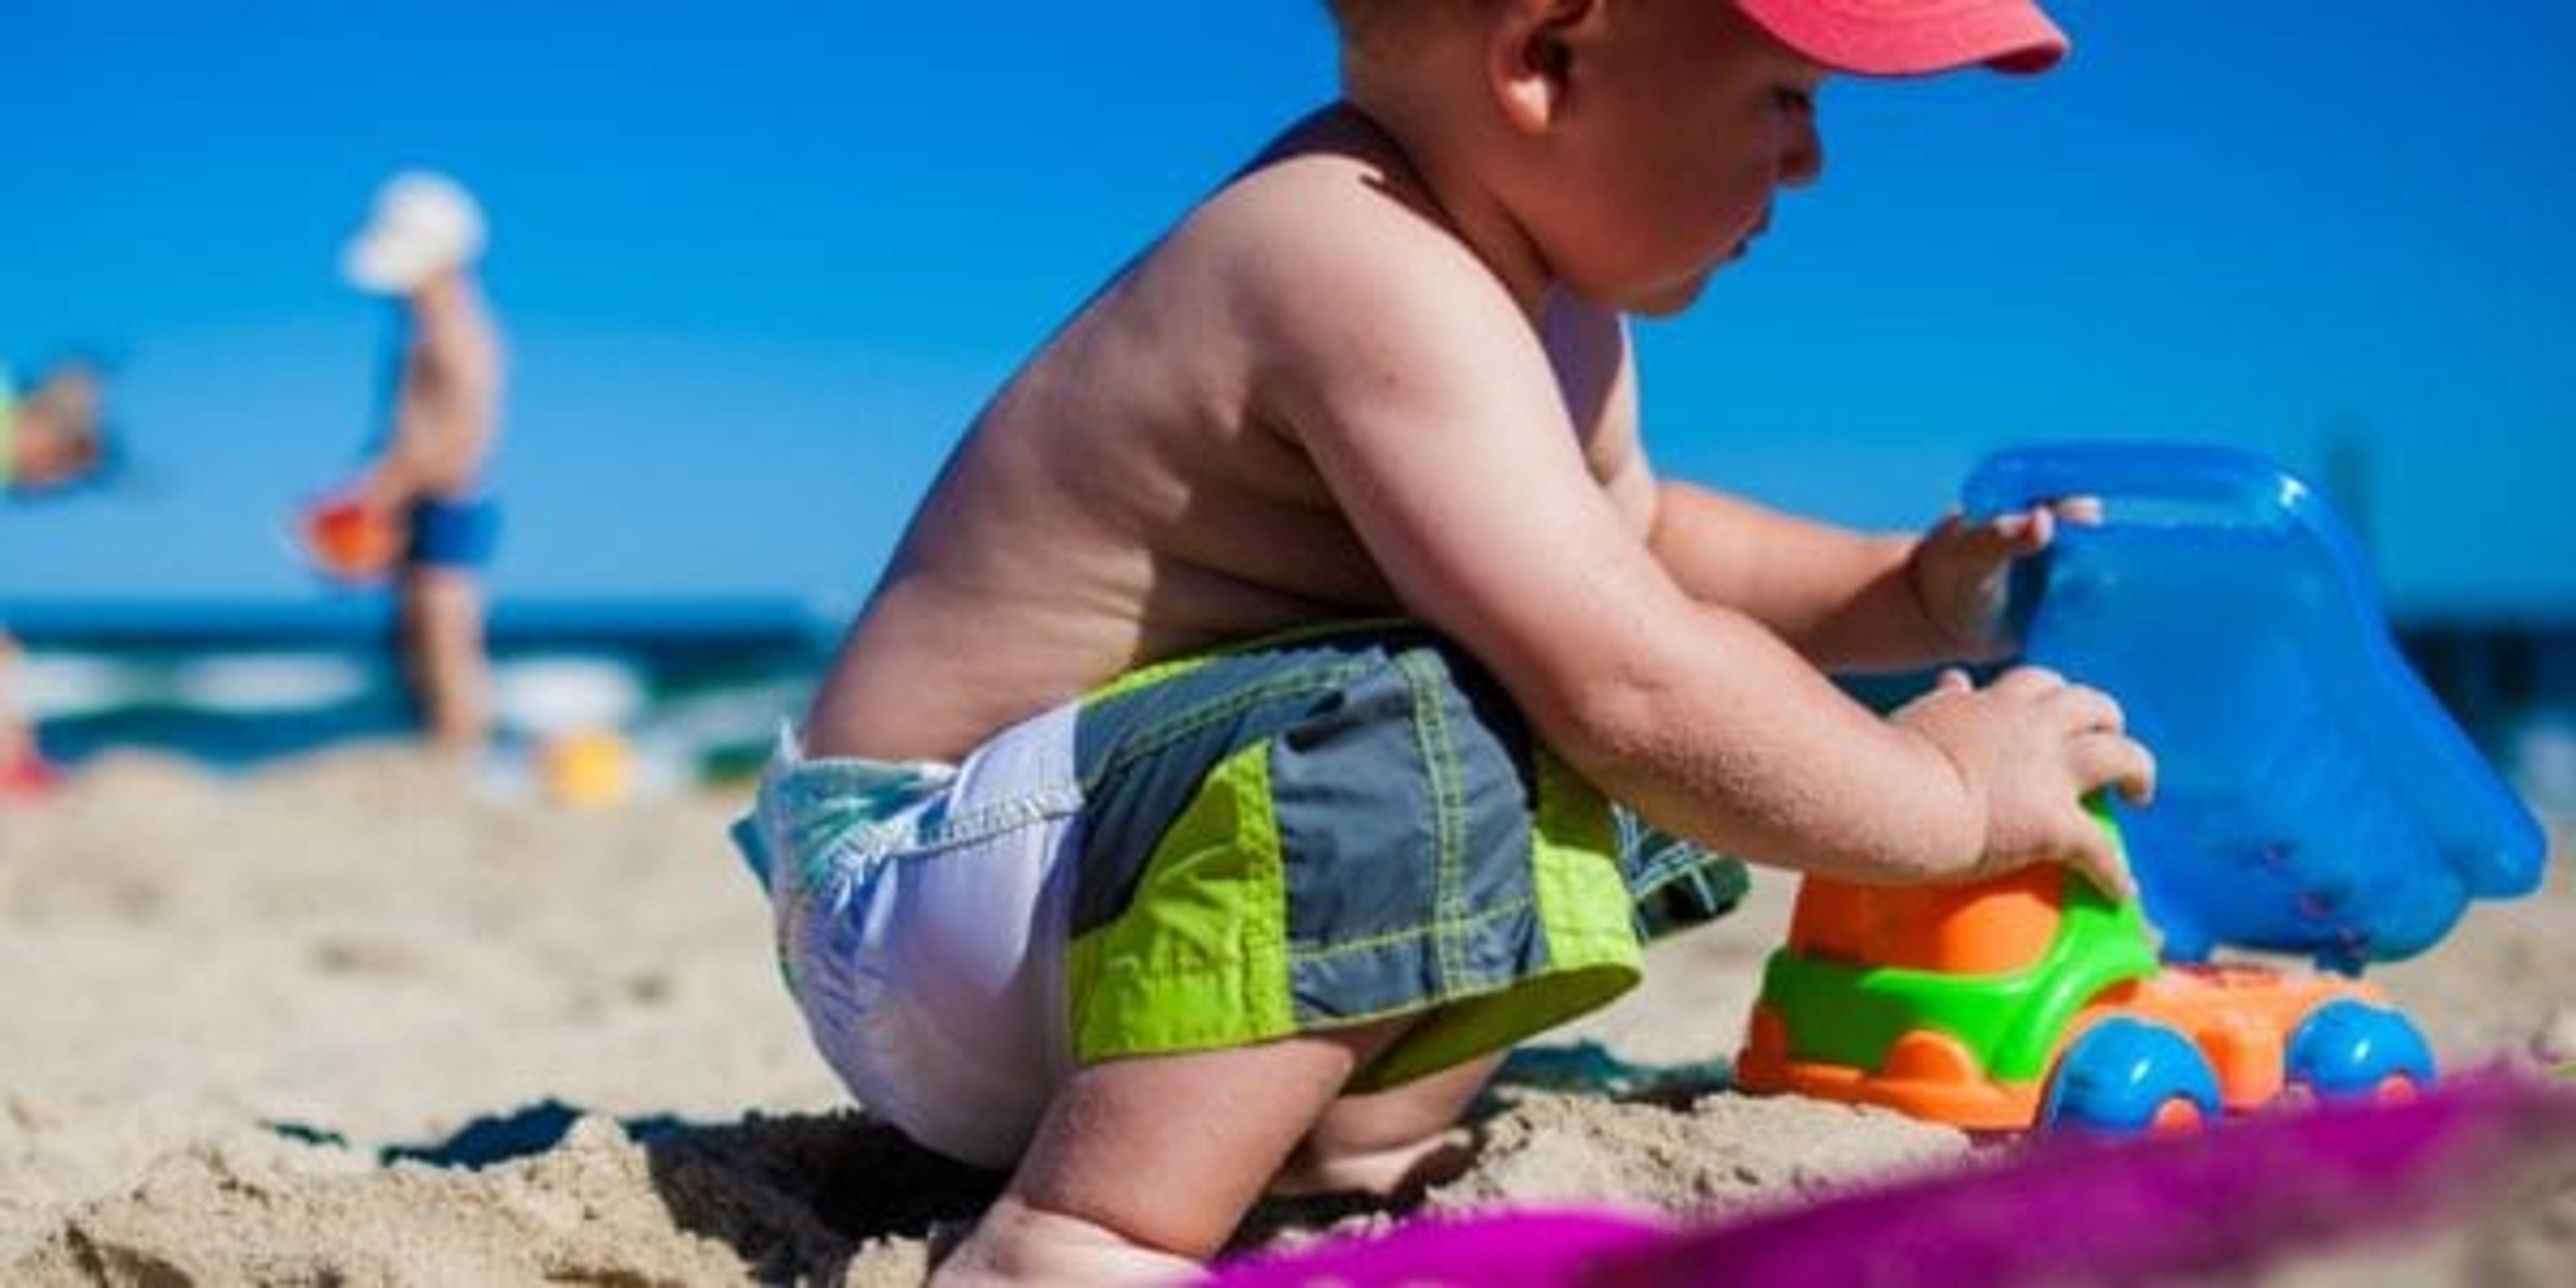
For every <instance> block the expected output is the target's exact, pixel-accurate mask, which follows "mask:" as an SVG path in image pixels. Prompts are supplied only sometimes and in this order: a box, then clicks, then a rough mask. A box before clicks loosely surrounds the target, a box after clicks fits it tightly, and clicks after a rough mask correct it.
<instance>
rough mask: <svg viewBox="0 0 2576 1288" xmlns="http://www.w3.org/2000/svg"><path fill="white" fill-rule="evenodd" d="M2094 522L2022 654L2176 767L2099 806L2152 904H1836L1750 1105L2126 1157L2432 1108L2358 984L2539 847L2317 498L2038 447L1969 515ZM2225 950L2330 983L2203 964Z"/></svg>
mask: <svg viewBox="0 0 2576 1288" xmlns="http://www.w3.org/2000/svg"><path fill="white" fill-rule="evenodd" d="M2076 495H2090V496H2098V497H2100V498H2102V502H2103V507H2104V519H2103V522H2102V523H2101V524H2100V525H2098V526H2079V525H2068V526H2067V527H2064V528H2061V529H2060V533H2061V535H2060V539H2059V541H2058V542H2057V544H2056V546H2055V547H2054V548H2053V549H2052V550H2051V551H2050V552H2049V554H2048V555H2047V556H2046V557H2044V558H2042V559H2039V560H2036V561H2033V563H2032V565H2031V566H2030V567H2029V568H2028V569H2025V570H2024V572H2025V577H2024V581H2023V584H2021V585H2020V586H2018V587H2016V594H2015V604H2016V609H2017V611H2019V612H2020V613H2021V614H2022V615H2023V617H2024V620H2023V623H2022V639H2023V643H2024V659H2025V660H2028V661H2031V662H2036V663H2040V664H2043V665H2047V666H2052V667H2055V668H2056V669H2058V670H2060V671H2062V672H2064V673H2066V674H2067V675H2069V676H2071V677H2074V678H2076V679H2079V680H2082V681H2084V682H2086V683H2089V684H2093V685H2095V686H2097V687H2100V688H2102V689H2104V690H2106V691H2108V692H2110V693H2111V694H2112V695H2113V696H2115V697H2117V698H2118V699H2119V700H2120V702H2121V704H2122V706H2123V708H2124V709H2125V710H2126V712H2127V714H2128V718H2129V725H2130V728H2131V730H2132V731H2133V732H2135V733H2136V734H2137V735H2138V736H2139V737H2140V738H2141V739H2142V740H2143V741H2145V742H2146V744H2147V745H2148V746H2149V747H2150V748H2152V749H2154V750H2155V752H2156V753H2157V758H2158V764H2159V782H2158V787H2157V802H2156V804H2155V805H2154V806H2153V807H2151V808H2148V809H2144V810H2135V811H2121V812H2120V814H2119V815H2118V817H2116V818H2115V817H2114V816H2113V814H2112V813H2111V812H2110V811H2108V810H2107V809H2106V810H2103V811H2101V818H2102V821H2103V825H2104V826H2105V827H2106V828H2109V829H2111V830H2112V833H2113V835H2114V837H2115V838H2120V839H2123V840H2124V841H2125V844H2126V845H2127V846H2128V849H2129V854H2130V859H2131V867H2132V870H2133V871H2135V872H2136V874H2137V876H2138V880H2139V885H2140V889H2141V899H2142V902H2143V905H2144V906H2143V907H2141V906H2139V904H2135V903H2115V902H2113V901H2111V900H2109V899H2107V898H2105V897H2104V896H2103V895H2101V894H2100V893H2098V892H2096V891H2095V890H2093V889H2092V888H2091V887H2090V886H2089V885H2087V884H2086V883H2085V882H2084V881H2083V880H2082V879H2081V878H2078V877H2075V876H2073V875H2071V874H2069V873H2066V872H2063V871H2060V870H2056V869H2032V870H2028V871H2024V872H2020V873H2015V874H2012V875H2010V876H2007V877H2005V878H2002V879H1999V880H1996V881H1992V882H1988V883H1985V884H1981V885H1973V886H1961V887H1950V888H1906V889H1896V888H1872V887H1860V886H1853V885H1848V884H1843V883H1837V882H1830V881H1823V880H1816V879H1810V880H1808V881H1807V882H1806V883H1805V885H1804V886H1803V887H1802V888H1801V890H1800V892H1799V896H1798V906H1797V909H1796V911H1795V913H1794V914H1793V923H1792V926H1791V929H1790V933H1789V942H1788V944H1787V945H1786V946H1784V947H1783V948H1781V949H1780V950H1779V951H1778V952H1777V953H1775V954H1774V955H1773V957H1772V959H1771V962H1770V965H1769V968H1768V970H1767V972H1766V974H1765V976H1764V983H1763V993H1762V997H1761V999H1760V1001H1759V1002H1758V1003H1757V1005H1756V1007H1755V1009H1754V1015H1753V1019H1752V1023H1751V1025H1750V1029H1749V1032H1748V1034H1747V1037H1746V1042H1745V1046H1744V1049H1743V1051H1742V1052H1741V1054H1740V1055H1739V1057H1738V1060H1737V1068H1736V1081H1737V1083H1738V1084H1739V1085H1740V1086H1742V1087H1743V1088H1745V1089H1746V1090H1750V1091H1757V1092H1760V1091H1794V1092H1798V1093H1801V1094H1806V1095H1814V1096H1823V1097H1828V1098H1833V1099H1840V1100H1847V1101H1854V1102H1861V1103H1871V1104H1880V1105H1887V1106H1891V1107H1894V1108H1897V1109H1900V1110H1903V1111H1905V1112H1908V1113H1911V1114H1915V1115H1917V1116H1920V1117H1924V1118H1928V1119H1933V1120H1936V1121H1941V1122H1948V1123H1952V1124H1955V1125H1958V1126H1962V1127H1968V1128H1972V1129H1988V1130H1994V1129H2017V1128H2026V1127H2033V1126H2040V1127H2073V1128H2083V1129H2090V1130H2096V1131H2106V1132H2135V1131H2145V1130H2156V1129H2162V1128H2171V1127H2174V1126H2177V1125H2181V1124H2187V1123H2191V1122H2196V1121H2206V1120H2209V1119H2213V1118H2216V1117H2219V1116H2220V1115H2222V1114H2224V1113H2228V1112H2242V1111H2246V1110H2250V1109H2253V1108H2256V1107H2259V1106H2261V1105H2263V1104H2266V1103H2269V1102H2271V1101H2274V1100H2276V1099H2278V1098H2280V1097H2282V1096H2284V1095H2285V1094H2288V1095H2316V1096H2326V1097H2351V1096H2374V1095H2387V1094H2403V1093H2404V1092H2405V1091H2406V1090H2407V1089H2410V1088H2413V1087H2420V1086H2423V1085H2425V1084H2427V1083H2429V1082H2430V1081H2431V1080H2432V1078H2433V1076H2434V1068H2433V1059H2432V1054H2431V1051H2430V1050H2429V1048H2428V1047H2427V1045H2426V1043H2425V1041H2424V1039H2423V1037H2422V1035H2421V1034H2420V1033H2419V1032H2418V1031H2417V1030H2416V1028H2415V1026H2414V1025H2413V1024H2412V1023H2411V1022H2409V1021H2408V1020H2407V1019H2406V1018H2405V1017H2404V1016H2403V1015H2401V1014H2399V1013H2398V1012H2397V1011H2395V1010H2394V1009H2391V1008H2390V1007H2389V1006H2388V1005H2387V1004H2386V1002H2385V1000H2384V999H2383V998H2382V997H2381V996H2380V994H2379V993H2378V992H2377V990H2375V989H2373V988H2371V987H2370V986H2369V985H2366V984H2363V983H2361V982H2359V981H2358V980H2356V979H2352V978H2346V977H2347V976H2354V975H2358V974H2359V973H2360V971H2361V969H2362V968H2363V966H2365V965H2366V964H2367V963H2369V962H2373V961H2387V960H2393V959H2396V958H2401V957H2404V956H2408V955H2411V954H2413V953H2415V952H2419V951H2421V950H2423V949H2424V948H2425V947H2428V946H2429V945H2431V944H2432V943H2433V942H2434V941H2435V940H2437V939H2439V938H2440V937H2441V936H2442V935H2443V934H2444V933H2446V932H2447V931H2448V930H2449V929H2450V927H2451V926H2452V925H2453V924H2454V923H2456V922H2457V921H2458V919H2459V917H2460V915H2461V914H2462V912H2463V911H2464V910H2465V908H2466V906H2467V904H2468V902H2469V900H2470V899H2472V898H2480V897H2484V898H2498V897H2506V896H2511V895H2518V894H2524V893H2528V892H2529V891H2530V890H2532V889H2533V888H2535V887H2536V886H2537V885H2538V883H2539V880H2540V867H2541V861H2542V857H2543V854H2544V853H2545V843H2544V838H2543V835H2542V833H2541V830H2540V827H2539V824H2538V823H2537V822H2536V821H2535V820H2534V819H2533V818H2532V816H2531V814H2530V812H2529V811H2528V810H2526V809H2525V808H2524V807H2523V806H2522V804H2521V803H2520V802H2519V801H2518V800H2517V799H2515V797H2514V796H2513V794H2512V793H2511V791H2509V790H2508V789H2507V788H2506V787H2505V786H2504V785H2503V783H2502V782H2501V781H2499V780H2498V779H2497V778H2496V776H2495V775H2494V773H2493V772H2492V771H2491V770H2490V769H2489V768H2488V766H2487V765H2486V763H2485V762H2484V760H2483V759H2481V758H2480V757H2479V755H2478V754H2477V751H2476V749H2475V748H2474V747H2473V746H2472V745H2471V744H2470V743H2469V741H2468V739H2467V737H2466V736H2465V735H2464V734H2463V733H2462V732H2461V731H2460V730H2459V728H2458V727H2457V726H2456V725H2455V724H2453V723H2452V722H2451V720H2450V719H2449V718H2448V717H2447V716H2446V715H2445V714H2444V713H2443V711H2442V709H2441V708H2440V706H2439V705H2438V704H2437V703H2436V702H2435V701H2434V700H2433V698H2432V696H2431V695H2430V694H2429V693H2428V692H2426V691H2425V690H2424V688H2423V686H2422V684H2421V683H2420V682H2419V681H2418V680H2417V679H2416V678H2415V676H2414V673H2413V672H2412V671H2410V670H2408V669H2407V667H2406V665H2405V662H2404V660H2403V659H2402V658H2401V657H2400V656H2399V655H2398V654H2397V651H2396V649H2395V647H2394V645H2393V644H2392V643H2391V641H2390V639H2389V636H2388V631H2387V627H2386V625H2385V623H2384V621H2383V619H2382V618H2381V615H2380V612H2379V609H2378V607H2377V601H2376V597H2375V596H2374V595H2373V593H2372V591H2371V588H2370V586H2369V583H2368V579H2367V576H2366V573H2365V571H2364V566H2363V564H2362V561H2361V557H2360V554H2359V551H2358V547H2357V546H2356V544H2355V543H2354V541H2353V539H2352V538H2351V536H2350V534H2349V533H2348V532H2347V531H2346V530H2345V529H2344V527H2343V525H2342V523H2341V522H2340V520H2338V519H2337V518H2336V517H2335V515H2334V514H2333V513H2332V512H2331V511H2330V510H2329V509H2328V508H2327V507H2326V506H2325V504H2324V502H2323V501H2322V500H2321V499H2320V498H2318V497H2317V496H2316V495H2315V493H2313V492H2311V491H2310V490H2309V489H2308V488H2307V487H2306V486H2305V485H2303V484H2301V483H2300V482H2299V481H2298V480H2297V479H2295V478H2292V477H2291V476H2289V475H2288V474H2285V473H2283V472H2282V471H2280V470H2279V469H2278V468H2277V467H2274V466H2272V465H2271V464H2269V463H2267V462H2265V461H2263V460H2261V459H2260V458H2257V457H2253V456H2249V455H2245V454H2243V453H2238V452H2233V451H2227V450H2223V449H2217V448H2179V447H2143V446H2128V445H2099V444H2097V445H2085V446H2075V447H2059V448H2044V449H2031V450H2025V451H2019V452H2010V453H2005V454H2002V455H1999V456H1996V457H1993V458H1990V459H1989V460H1988V461H1986V462H1985V463H1984V464H1983V465H1982V466H1980V468H1979V469H1978V471H1977V472H1976V474H1975V475H1974V476H1973V477H1972V478H1971V480H1970V482H1969V486H1968V489H1967V505H1968V508H1969V510H1970V511H1971V512H1972V513H1983V514H1993V513H2002V512H2005V511H2009V510H2013V509H2018V508H2021V507H2023V506H2027V505H2029V504H2031V503H2033V502H2035V501H2038V500H2041V499H2043V498H2049V497H2060V496H2076ZM2151 926H2152V929H2150V927H2151ZM2159 938H2160V940H2161V942H2160V943H2159ZM2222 945H2225V946H2233V947H2238V948H2245V949H2253V950H2258V951H2265V952H2271V953H2286V954H2298V955H2305V956H2307V957H2309V958H2311V959H2312V960H2313V961H2314V962H2315V963H2316V964H2317V965H2319V966H2321V967H2323V968H2325V969H2326V970H2327V971H2329V972H2333V974H2322V975H2321V974H2315V973H2309V972H2302V971H2285V970H2277V969H2272V968H2269V967H2260V966H2252V965H2212V964H2208V958H2209V957H2210V954H2211V952H2212V950H2213V949H2215V948H2217V947H2219V946H2222Z"/></svg>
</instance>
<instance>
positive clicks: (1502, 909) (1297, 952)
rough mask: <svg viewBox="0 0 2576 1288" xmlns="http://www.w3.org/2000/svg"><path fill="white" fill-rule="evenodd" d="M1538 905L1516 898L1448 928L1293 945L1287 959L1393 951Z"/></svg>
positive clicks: (1455, 920)
mask: <svg viewBox="0 0 2576 1288" xmlns="http://www.w3.org/2000/svg"><path fill="white" fill-rule="evenodd" d="M1537 904H1538V900H1536V899H1514V900H1511V901H1509V902H1507V903H1498V904H1495V905H1493V906H1491V907H1488V908H1480V909H1478V910H1476V911H1474V912H1469V913H1464V914H1461V915H1460V916H1458V917H1456V918H1453V919H1451V920H1449V921H1448V922H1447V923H1445V925H1444V924H1442V923H1434V924H1431V925H1426V926H1410V927H1407V928H1405V929H1403V930H1387V931H1380V932H1379V933H1377V934H1374V935H1363V936H1361V937H1359V938H1357V939H1337V940H1335V941H1333V942H1332V943H1330V944H1326V945H1323V946H1321V947H1316V948H1298V947H1295V946H1294V945H1291V946H1290V947H1289V949H1288V959H1289V960H1290V961H1295V962H1320V961H1330V960H1332V959H1333V958H1336V957H1348V956H1350V955H1351V954H1353V953H1364V952H1373V951H1375V950H1377V949H1380V948H1391V947H1394V946H1396V945H1398V944H1402V943H1407V942H1409V941H1412V940H1416V939H1421V938H1423V937H1425V936H1429V935H1439V934H1441V933H1442V932H1443V931H1444V930H1465V929H1467V928H1469V927H1473V926H1477V925H1481V924H1483V923H1485V922H1488V921H1500V920H1503V919H1505V918H1507V917H1512V916H1517V915H1518V914H1520V913H1523V912H1526V911H1528V910H1529V909H1531V908H1534V907H1536V906H1537ZM1446 947H1447V945H1445V944H1444V949H1445V948H1446ZM1444 965H1445V963H1444Z"/></svg>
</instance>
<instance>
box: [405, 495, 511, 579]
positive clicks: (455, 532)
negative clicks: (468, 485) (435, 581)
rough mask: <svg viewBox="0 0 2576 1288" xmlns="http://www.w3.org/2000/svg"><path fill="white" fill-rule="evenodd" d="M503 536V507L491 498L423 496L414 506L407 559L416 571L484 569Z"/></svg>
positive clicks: (406, 550) (407, 544)
mask: <svg viewBox="0 0 2576 1288" xmlns="http://www.w3.org/2000/svg"><path fill="white" fill-rule="evenodd" d="M500 533H501V506H500V503H499V502H497V501H494V500H493V499H492V498H491V497H488V496H470V497H423V498H421V499H420V500H419V501H416V502H414V503H413V504H412V507H411V538H410V540H409V542H407V543H406V544H405V546H404V554H403V558H404V560H405V561H406V562H408V563H409V564H411V565H412V566H413V567H416V568H457V569H473V568H480V567H482V566H484V565H485V564H487V563H489V562H491V559H492V548H493V546H494V545H495V544H496V543H497V542H498V541H499V540H500Z"/></svg>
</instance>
